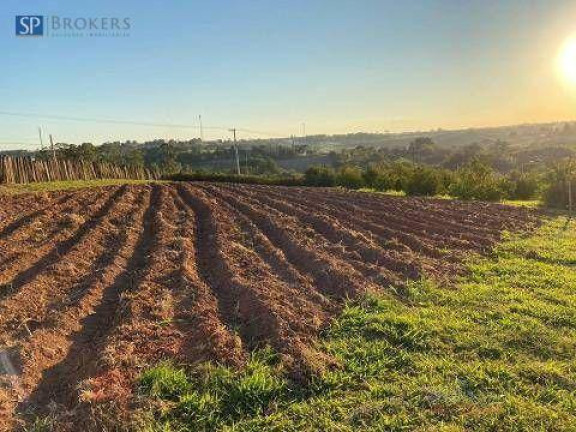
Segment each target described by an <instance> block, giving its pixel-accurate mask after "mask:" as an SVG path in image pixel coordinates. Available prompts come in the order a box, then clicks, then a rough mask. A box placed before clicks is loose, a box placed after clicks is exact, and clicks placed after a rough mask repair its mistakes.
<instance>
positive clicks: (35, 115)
mask: <svg viewBox="0 0 576 432" xmlns="http://www.w3.org/2000/svg"><path fill="white" fill-rule="evenodd" d="M0 115H3V116H10V117H22V118H34V119H47V120H62V121H74V122H85V123H108V124H129V125H134V126H150V127H162V128H175V129H197V130H199V131H200V133H201V134H202V135H203V131H204V129H209V130H219V131H229V129H230V128H228V127H224V126H205V125H203V124H202V118H201V116H199V122H198V124H178V123H156V122H145V121H139V120H115V119H105V118H94V117H75V116H63V115H55V114H39V113H22V112H12V111H0ZM237 130H238V131H242V132H246V133H251V134H256V135H267V136H276V137H281V136H282V135H283V134H281V133H275V132H264V131H257V130H253V129H245V128H237Z"/></svg>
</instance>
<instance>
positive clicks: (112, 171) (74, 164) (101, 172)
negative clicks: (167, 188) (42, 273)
mask: <svg viewBox="0 0 576 432" xmlns="http://www.w3.org/2000/svg"><path fill="white" fill-rule="evenodd" d="M158 177H159V176H158V173H157V172H155V171H153V170H149V169H147V168H139V167H131V166H119V165H114V164H110V163H106V162H85V161H73V160H66V159H49V160H38V159H33V158H30V157H12V156H0V184H2V183H4V184H18V183H37V182H48V181H58V180H99V179H134V180H156V179H158Z"/></svg>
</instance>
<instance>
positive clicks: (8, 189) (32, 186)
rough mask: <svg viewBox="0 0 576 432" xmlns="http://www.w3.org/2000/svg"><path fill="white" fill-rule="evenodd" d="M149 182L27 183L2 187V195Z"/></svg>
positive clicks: (74, 181)
mask: <svg viewBox="0 0 576 432" xmlns="http://www.w3.org/2000/svg"><path fill="white" fill-rule="evenodd" d="M145 183H150V181H149V180H113V179H110V180H69V181H54V182H42V183H26V184H15V185H0V195H2V194H8V195H14V194H22V193H39V192H52V191H58V190H66V189H81V188H86V187H99V186H112V185H119V184H145Z"/></svg>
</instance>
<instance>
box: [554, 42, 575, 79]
mask: <svg viewBox="0 0 576 432" xmlns="http://www.w3.org/2000/svg"><path fill="white" fill-rule="evenodd" d="M558 68H559V72H560V73H561V75H562V77H563V79H564V81H566V83H567V84H570V85H573V86H576V36H572V37H570V38H569V39H567V40H566V42H565V43H564V45H563V46H562V49H561V50H560V55H559V57H558Z"/></svg>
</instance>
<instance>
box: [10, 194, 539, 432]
mask: <svg viewBox="0 0 576 432" xmlns="http://www.w3.org/2000/svg"><path fill="white" fill-rule="evenodd" d="M535 224H537V215H536V213H535V212H534V211H530V210H527V209H522V208H515V207H509V206H504V205H498V204H485V203H463V202H457V201H448V200H431V199H415V198H397V197H388V196H384V195H374V194H364V193H357V192H345V191H340V190H329V189H313V188H310V189H308V188H285V187H268V186H254V185H224V184H210V183H194V184H186V183H182V184H175V185H140V186H122V187H105V188H100V189H85V190H78V191H74V192H61V193H50V194H44V195H19V196H14V197H6V196H2V197H0V430H13V429H17V428H19V427H21V426H22V425H23V424H25V422H26V421H27V419H30V418H32V417H33V416H34V415H45V414H48V413H52V414H57V422H56V428H57V430H101V426H99V425H98V424H97V423H96V420H95V419H94V418H92V417H93V413H94V411H95V410H94V407H95V406H98V404H99V403H102V402H110V401H113V402H114V405H115V406H116V407H117V408H118V409H119V411H118V412H127V413H129V411H130V406H131V405H130V404H131V402H133V397H132V396H133V394H132V392H133V388H134V381H135V379H136V377H137V376H138V373H139V372H140V371H141V370H142V368H144V367H146V366H148V365H150V364H153V363H155V362H158V361H160V360H163V359H171V360H173V361H175V362H178V363H180V362H181V363H185V364H194V363H197V362H202V361H206V360H213V361H218V362H223V363H227V364H230V365H235V366H238V367H241V365H242V364H243V362H244V361H245V359H246V356H247V353H248V352H249V351H250V350H252V349H255V348H258V347H261V346H265V345H271V346H272V347H274V348H275V349H276V350H277V351H278V352H280V353H281V354H282V356H283V359H284V361H285V364H286V366H287V370H289V371H290V372H291V375H292V378H293V379H296V380H300V379H303V380H304V379H306V378H307V377H308V376H309V374H310V373H313V372H314V371H317V370H319V369H321V368H323V367H327V366H329V365H331V364H332V360H331V359H329V358H326V357H325V356H323V355H322V354H321V353H319V352H317V351H316V350H315V349H314V338H315V336H316V335H317V334H318V332H319V331H320V330H321V329H322V328H323V327H325V326H326V325H327V324H328V323H329V320H330V318H331V317H333V316H334V314H335V313H337V312H338V310H339V308H340V307H341V305H342V304H343V302H344V301H345V300H346V299H348V298H354V297H355V296H358V295H360V294H362V293H365V292H368V291H374V292H381V293H384V294H388V295H390V296H397V297H398V300H399V301H404V300H403V299H402V296H401V294H399V293H401V292H402V290H401V289H398V288H400V287H402V285H403V284H405V283H406V281H408V280H414V279H418V278H420V277H422V276H423V275H429V276H434V277H436V278H438V279H441V280H445V281H446V283H447V284H449V283H450V279H451V278H452V277H454V276H455V275H457V274H458V273H459V272H461V271H462V266H461V263H462V260H463V258H464V257H466V256H467V255H468V254H469V253H470V252H475V253H486V252H488V251H489V250H490V248H491V247H492V246H493V245H494V244H495V243H496V242H497V241H498V240H499V238H500V236H501V234H502V232H503V231H504V230H509V231H519V230H526V229H530V228H531V227H533V226H534V225H535Z"/></svg>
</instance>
